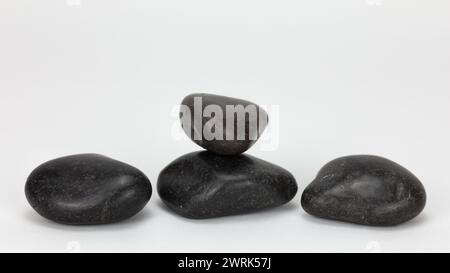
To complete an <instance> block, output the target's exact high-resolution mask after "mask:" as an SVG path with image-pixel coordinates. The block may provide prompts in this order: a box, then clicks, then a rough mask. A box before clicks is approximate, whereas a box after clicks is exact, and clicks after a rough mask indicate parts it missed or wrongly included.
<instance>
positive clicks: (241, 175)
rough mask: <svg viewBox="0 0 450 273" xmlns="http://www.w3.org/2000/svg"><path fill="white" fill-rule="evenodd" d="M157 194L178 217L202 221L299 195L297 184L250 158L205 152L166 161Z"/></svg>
mask: <svg viewBox="0 0 450 273" xmlns="http://www.w3.org/2000/svg"><path fill="white" fill-rule="evenodd" d="M157 190H158V194H159V196H160V197H161V199H162V200H163V202H164V203H165V204H166V205H167V206H168V207H169V208H170V209H172V210H173V211H174V212H176V213H177V214H179V215H181V216H184V217H187V218H194V219H205V218H212V217H220V216H227V215H236V214H244V213H249V212H253V211H257V210H261V209H265V208H272V207H276V206H280V205H283V204H285V203H287V202H289V201H290V200H291V199H292V198H293V197H294V196H295V194H296V193H297V183H296V181H295V179H294V177H293V176H292V174H290V173H289V172H288V171H286V170H285V169H283V168H280V167H278V166H276V165H274V164H271V163H269V162H266V161H264V160H261V159H258V158H255V157H253V156H249V155H237V156H221V155H217V154H214V153H211V152H207V151H204V152H194V153H189V154H186V155H184V156H181V157H180V158H178V159H176V160H175V161H173V162H172V163H170V164H169V165H168V166H167V167H166V168H164V169H163V170H162V172H161V174H160V175H159V178H158V184H157Z"/></svg>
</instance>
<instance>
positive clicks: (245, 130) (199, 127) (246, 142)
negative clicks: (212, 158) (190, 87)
mask: <svg viewBox="0 0 450 273" xmlns="http://www.w3.org/2000/svg"><path fill="white" fill-rule="evenodd" d="M196 98H197V101H198V99H199V98H201V102H202V103H201V104H198V105H199V106H196V104H195V102H196ZM181 105H182V107H183V106H186V107H187V109H189V112H184V111H182V109H183V108H181V111H180V117H181V119H182V124H183V118H188V120H189V123H188V124H187V125H186V126H183V127H184V130H185V132H186V134H187V135H188V136H189V137H190V138H191V139H192V140H193V141H194V142H195V143H197V144H198V145H200V146H201V147H203V148H205V149H206V150H208V151H211V152H214V153H216V154H221V155H238V154H241V153H243V152H245V151H247V150H248V149H249V148H250V147H251V146H253V144H255V142H256V141H257V140H258V138H259V137H260V135H261V134H262V133H263V131H264V129H265V128H266V127H267V124H268V115H267V112H266V111H265V110H264V109H263V108H261V107H260V106H258V105H257V104H255V103H253V102H249V101H246V100H241V99H236V98H230V97H225V96H218V95H213V94H205V93H197V94H191V95H188V96H187V97H185V98H184V99H183V101H182V103H181ZM213 105H214V106H217V107H216V108H218V110H220V111H221V112H222V114H221V115H220V116H218V115H217V113H215V112H214V110H215V108H210V111H205V110H206V108H207V107H208V106H213ZM227 106H228V110H227ZM239 106H242V107H241V108H239ZM230 107H233V108H234V109H235V110H236V113H239V114H233V112H232V111H230ZM245 107H251V108H252V109H255V111H254V113H255V114H254V115H250V114H248V113H249V112H247V114H246V113H245V112H244V110H246V109H245ZM249 109H250V108H247V110H249ZM213 112H214V113H213ZM197 113H198V115H197ZM205 113H206V114H205ZM227 113H228V117H229V118H230V117H234V118H232V119H229V121H228V123H227ZM240 117H241V118H240ZM251 117H254V118H251ZM213 118H214V119H213ZM196 119H197V120H198V121H199V122H197V123H196V122H194V120H196ZM184 120H185V121H186V119H184ZM240 121H241V122H240ZM227 124H228V126H227ZM205 132H212V134H211V135H207V134H205ZM239 132H242V133H241V134H238V133H239Z"/></svg>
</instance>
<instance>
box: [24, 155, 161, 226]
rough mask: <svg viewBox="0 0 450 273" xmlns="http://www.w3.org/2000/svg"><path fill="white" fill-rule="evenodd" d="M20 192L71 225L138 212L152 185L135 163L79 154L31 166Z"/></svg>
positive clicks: (49, 216) (44, 211)
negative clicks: (22, 191) (22, 190)
mask: <svg viewBox="0 0 450 273" xmlns="http://www.w3.org/2000/svg"><path fill="white" fill-rule="evenodd" d="M25 194H26V197H27V199H28V202H29V203H30V204H31V206H32V207H33V208H34V209H35V210H36V211H37V212H38V213H39V214H40V215H41V216H43V217H45V218H47V219H50V220H52V221H55V222H59V223H63V224H72V225H91V224H107V223H112V222H118V221H121V220H124V219H127V218H129V217H131V216H133V215H135V214H136V213H138V212H139V211H140V210H141V209H143V208H144V206H145V205H146V204H147V202H148V201H149V199H150V196H151V194H152V187H151V184H150V181H149V180H148V178H147V177H146V176H145V175H144V174H143V173H142V172H141V171H139V170H138V169H136V168H134V167H132V166H130V165H128V164H125V163H122V162H119V161H117V160H114V159H111V158H108V157H105V156H102V155H97V154H80V155H72V156H67V157H62V158H58V159H54V160H51V161H49V162H46V163H44V164H42V165H40V166H39V167H37V168H36V169H35V170H34V171H33V172H32V173H31V174H30V176H29V177H28V180H27V182H26V185H25Z"/></svg>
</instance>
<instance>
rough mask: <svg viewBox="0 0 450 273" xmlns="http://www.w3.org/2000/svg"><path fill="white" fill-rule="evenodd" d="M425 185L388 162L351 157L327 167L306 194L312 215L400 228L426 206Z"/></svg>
mask: <svg viewBox="0 0 450 273" xmlns="http://www.w3.org/2000/svg"><path fill="white" fill-rule="evenodd" d="M425 202H426V194H425V189H424V187H423V185H422V183H421V182H420V181H419V180H418V179H417V178H416V177H415V176H414V175H413V174H412V173H411V172H409V171H408V170H407V169H405V168H403V167H402V166H400V165H398V164H396V163H395V162H392V161H390V160H388V159H385V158H382V157H377V156H369V155H359V156H348V157H342V158H338V159H336V160H333V161H331V162H330V163H328V164H326V165H325V166H324V167H323V168H322V169H321V170H320V172H319V173H318V175H317V177H316V179H315V180H314V181H313V182H312V183H311V184H310V185H309V186H308V187H307V188H306V189H305V191H304V192H303V194H302V198H301V204H302V207H303V209H304V210H305V211H306V212H308V213H309V214H311V215H314V216H318V217H321V218H327V219H334V220H340V221H346V222H352V223H357V224H363V225H371V226H391V225H397V224H400V223H403V222H406V221H408V220H411V219H412V218H414V217H416V216H417V215H418V214H419V213H420V212H421V211H422V210H423V208H424V207H425Z"/></svg>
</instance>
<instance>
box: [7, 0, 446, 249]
mask: <svg viewBox="0 0 450 273" xmlns="http://www.w3.org/2000/svg"><path fill="white" fill-rule="evenodd" d="M191 92H212V93H216V94H222V95H229V96H234V97H239V98H243V99H248V100H251V101H254V102H256V103H258V104H264V105H279V109H280V119H279V126H280V130H279V146H278V148H277V149H275V150H273V151H264V150H262V149H261V144H259V145H256V146H255V147H253V148H252V149H251V150H250V151H249V153H250V154H253V155H255V156H258V157H260V158H263V159H265V160H268V161H271V162H273V163H275V164H277V165H280V166H282V167H284V168H286V169H287V170H289V171H291V172H292V173H293V174H294V176H295V177H296V179H297V181H298V184H299V193H298V194H297V196H296V197H295V199H294V200H293V201H292V202H291V203H289V204H288V205H286V206H283V207H280V208H277V209H273V210H270V211H265V212H260V213H254V214H249V215H242V216H233V217H225V218H218V219H211V220H188V219H184V218H181V217H179V216H177V215H174V214H172V213H171V212H169V211H168V210H167V209H166V208H165V207H164V206H163V205H162V204H161V201H160V199H159V197H158V196H157V193H156V192H154V194H153V196H152V198H151V200H150V202H149V203H148V205H147V207H146V208H145V209H144V210H143V211H142V212H141V213H140V214H138V215H137V216H136V217H134V218H132V219H130V220H128V221H125V222H122V223H118V224H113V225H106V226H82V227H80V226H65V225H59V224H55V223H52V222H50V221H48V220H45V219H43V218H42V217H40V216H39V215H37V214H36V213H35V212H34V211H33V210H32V208H31V207H30V206H29V204H28V203H27V201H26V198H25V195H24V184H25V181H26V178H27V176H28V174H29V173H30V172H31V171H32V170H33V169H34V168H35V167H36V166H38V165H39V164H41V163H43V162H45V161H47V160H49V159H53V158H56V157H59V156H64V155H69V154H76V153H84V152H96V153H101V154H104V155H107V156H110V157H113V158H115V159H118V160H121V161H124V162H127V163H129V164H132V165H134V166H136V167H138V168H139V169H141V170H142V171H143V172H144V173H146V174H147V175H148V177H149V178H150V180H151V181H152V184H153V187H154V188H155V186H156V180H157V177H158V174H159V172H160V170H161V169H162V168H163V167H164V166H166V165H167V164H168V163H169V162H171V161H172V160H174V159H175V158H177V157H178V156H181V155H183V154H185V153H187V152H190V151H195V150H199V149H200V148H199V147H198V146H196V145H195V144H193V143H191V142H190V141H186V140H176V139H175V138H174V136H173V135H172V133H171V129H172V127H173V124H174V123H178V120H177V119H176V118H175V117H173V116H171V111H172V109H173V107H174V106H177V105H178V104H179V103H180V102H181V100H182V98H183V97H184V96H185V95H187V94H189V93H191ZM0 94H1V97H0V98H1V101H0V221H1V222H0V251H58V252H66V251H84V252H88V251H148V252H161V251H162V252H172V251H196V252H198V251H218V252H225V251H238V252H241V251H257V252H265V251H269V252H281V251H282V252H284V251H288V252H303V251H318V252H339V251H351V252H365V251H369V252H370V251H381V252H390V251H407V252H416V251H450V203H449V202H450V201H449V200H450V180H449V175H448V169H449V167H450V160H449V154H450V144H449V142H450V129H449V126H450V107H449V106H450V1H448V0H431V1H419V0H343V1H336V0H318V1H317V0H315V1H312V0H310V1H298V0H288V1H283V0H282V1H266V0H227V1H216V0H190V1H186V0H164V1H146V0H140V1H137V0H128V1H112V0H81V1H80V0H57V1H56V0H44V1H33V0H28V1H25V0H9V1H8V0H4V1H1V2H0ZM350 154H377V155H381V156H384V157H387V158H390V159H392V160H394V161H396V162H398V163H400V164H402V165H403V166H405V167H406V168H408V169H410V170H411V171H412V172H413V173H415V174H416V175H417V176H418V177H419V178H420V179H421V180H422V182H423V184H424V185H425V188H426V190H427V194H428V202H427V205H426V208H425V210H424V212H423V213H422V214H421V215H420V216H419V217H417V218H415V219H414V220H412V221H410V222H408V223H406V224H403V225H400V226H397V227H392V228H374V227H365V226H358V225H352V224H346V223H340V222H333V221H328V220H321V219H317V218H314V217H312V216H309V215H307V214H306V213H305V212H303V211H302V209H301V207H300V195H301V192H302V191H303V189H304V188H305V187H306V185H307V184H308V183H309V182H310V181H312V180H313V179H314V176H315V175H316V173H317V171H318V170H319V168H320V167H322V165H323V164H325V163H326V162H328V161H330V160H332V159H334V158H336V157H340V156H344V155H350Z"/></svg>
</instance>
